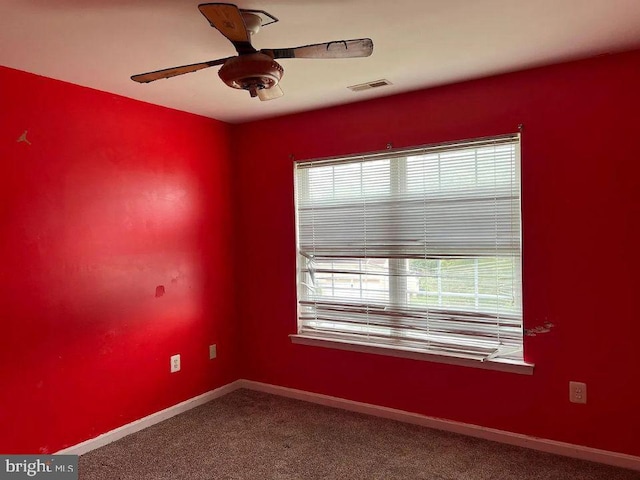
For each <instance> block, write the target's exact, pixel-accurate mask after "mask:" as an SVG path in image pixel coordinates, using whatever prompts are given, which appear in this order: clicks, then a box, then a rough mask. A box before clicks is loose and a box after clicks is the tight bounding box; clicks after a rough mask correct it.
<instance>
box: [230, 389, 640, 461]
mask: <svg viewBox="0 0 640 480" xmlns="http://www.w3.org/2000/svg"><path fill="white" fill-rule="evenodd" d="M237 383H238V388H247V389H250V390H257V391H260V392H265V393H271V394H274V395H280V396H283V397H289V398H294V399H297V400H304V401H306V402H312V403H317V404H320V405H325V406H328V407H334V408H341V409H343V410H349V411H352V412H358V413H364V414H367V415H373V416H376V417H382V418H388V419H391V420H397V421H400V422H405V423H412V424H415V425H421V426H423V427H429V428H435V429H438V430H445V431H447V432H454V433H460V434H462V435H468V436H471V437H477V438H483V439H485V440H491V441H494V442H500V443H506V444H508V445H515V446H518V447H525V448H531V449H533V450H539V451H542V452H547V453H553V454H556V455H562V456H565V457H572V458H578V459H580V460H588V461H591V462H597V463H604V464H607V465H612V466H615V467H621V468H628V469H631V470H640V457H636V456H634V455H627V454H624V453H617V452H610V451H607V450H600V449H597V448H591V447H585V446H582V445H573V444H571V443H565V442H557V441H555V440H547V439H544V438H536V437H529V436H527V435H522V434H519V433H512V432H506V431H504V430H496V429H493V428H487V427H481V426H478V425H471V424H468V423H460V422H454V421H451V420H445V419H442V418H434V417H427V416H425V415H419V414H417V413H410V412H405V411H403V410H396V409H393V408H387V407H380V406H378V405H372V404H369V403H362V402H354V401H352V400H346V399H344V398H338V397H331V396H328V395H322V394H319V393H311V392H306V391H304V390H296V389H293V388H287V387H280V386H277V385H270V384H267V383H260V382H254V381H251V380H239V381H238V382H237Z"/></svg>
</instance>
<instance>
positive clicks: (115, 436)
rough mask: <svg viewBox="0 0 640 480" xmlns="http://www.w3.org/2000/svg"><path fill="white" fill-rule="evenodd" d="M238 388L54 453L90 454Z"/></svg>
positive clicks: (208, 395) (234, 384) (210, 394)
mask: <svg viewBox="0 0 640 480" xmlns="http://www.w3.org/2000/svg"><path fill="white" fill-rule="evenodd" d="M238 388H241V386H240V380H236V381H235V382H231V383H228V384H227V385H223V386H222V387H220V388H216V389H215V390H211V391H209V392H205V393H203V394H202V395H198V396H197V397H193V398H190V399H189V400H185V401H184V402H181V403H178V404H177V405H174V406H172V407H169V408H165V409H164V410H161V411H159V412H156V413H152V414H151V415H148V416H146V417H144V418H141V419H140V420H136V421H134V422H131V423H128V424H127V425H123V426H121V427H118V428H116V429H115V430H111V431H109V432H107V433H103V434H102V435H98V436H97V437H95V438H91V439H89V440H86V441H84V442H82V443H78V444H77V445H73V446H72V447H68V448H65V449H63V450H60V451H59V452H56V455H64V454H66V455H82V454H84V453H87V452H90V451H91V450H95V449H96V448H100V447H103V446H105V445H107V444H109V443H111V442H115V441H116V440H120V439H121V438H123V437H126V436H127V435H131V434H132V433H135V432H139V431H140V430H142V429H145V428H147V427H150V426H151V425H155V424H156V423H160V422H162V421H164V420H167V419H168V418H171V417H173V416H175V415H178V414H180V413H183V412H186V411H187V410H191V409H192V408H195V407H199V406H200V405H204V404H205V403H207V402H209V401H211V400H213V399H215V398H219V397H222V396H223V395H226V394H227V393H231V392H233V391H234V390H237V389H238Z"/></svg>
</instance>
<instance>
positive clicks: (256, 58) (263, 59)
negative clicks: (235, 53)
mask: <svg viewBox="0 0 640 480" xmlns="http://www.w3.org/2000/svg"><path fill="white" fill-rule="evenodd" d="M283 73H284V70H283V69H282V66H280V64H279V63H278V62H276V61H275V60H274V59H273V58H271V57H270V56H269V55H266V54H264V53H251V54H248V55H240V56H239V57H233V58H230V59H229V60H227V61H226V62H225V63H224V65H223V66H222V68H221V69H220V70H219V71H218V75H219V76H220V78H221V79H222V81H223V82H224V83H226V84H227V85H229V86H230V87H232V88H238V89H242V90H249V92H251V95H252V96H254V94H255V93H256V91H257V90H262V89H267V88H271V87H273V86H275V85H277V84H278V82H279V81H280V79H281V78H282V74H283Z"/></svg>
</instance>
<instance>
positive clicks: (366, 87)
mask: <svg viewBox="0 0 640 480" xmlns="http://www.w3.org/2000/svg"><path fill="white" fill-rule="evenodd" d="M386 85H392V83H391V82H390V81H389V80H385V79H384V78H383V79H382V80H374V81H373V82H367V83H361V84H359V85H351V86H350V87H347V88H348V89H349V90H351V91H352V92H362V91H363V90H370V89H372V88H378V87H384V86H386Z"/></svg>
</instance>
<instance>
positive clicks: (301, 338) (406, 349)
mask: <svg viewBox="0 0 640 480" xmlns="http://www.w3.org/2000/svg"><path fill="white" fill-rule="evenodd" d="M506 137H510V138H512V139H517V143H516V160H515V166H516V170H517V172H516V174H517V177H518V180H519V177H520V171H519V169H520V135H519V134H512V135H503V136H498V137H491V138H482V139H474V140H465V141H460V142H452V143H446V144H437V145H427V146H422V147H416V148H410V149H399V150H388V151H385V152H380V153H373V154H366V155H359V156H358V157H359V158H361V157H366V158H367V159H371V160H373V159H385V158H398V157H402V156H404V157H409V156H410V155H417V154H423V153H424V152H428V151H432V150H437V149H449V150H451V149H454V148H458V147H459V148H465V147H468V146H470V145H471V146H472V145H473V144H474V143H478V144H481V143H486V142H488V141H491V140H494V139H497V140H500V139H504V138H506ZM350 158H356V157H353V156H352V157H340V158H329V159H320V160H311V161H300V162H295V164H294V179H295V181H296V239H297V240H299V231H298V215H299V211H298V191H299V189H300V188H304V186H301V185H298V182H299V177H297V175H296V173H295V171H296V168H297V166H298V164H307V163H311V162H313V163H320V164H330V163H336V162H341V161H348V160H349V159H350ZM393 165H395V166H396V168H391V169H390V175H391V176H392V177H394V178H393V180H392V181H391V185H392V186H393V187H392V188H394V189H402V188H406V187H403V186H404V185H406V184H407V181H406V180H407V177H406V175H407V172H406V163H404V162H398V163H394V164H393ZM402 165H405V167H404V168H403V167H402ZM303 178H304V177H303ZM518 190H519V186H518ZM394 193H398V192H397V191H394ZM400 193H401V192H400ZM518 194H519V191H518ZM521 238H522V236H521V234H520V239H521ZM298 252H300V249H299V246H298ZM475 265H476V269H477V260H476V262H475ZM406 268H407V260H406V259H393V258H390V259H389V270H390V271H397V272H402V271H403V270H406ZM518 268H519V274H520V281H521V266H520V265H518ZM297 271H298V273H297V278H298V282H297V290H298V319H300V299H301V295H302V292H303V291H304V288H305V287H304V285H303V284H302V283H303V281H304V276H303V275H302V274H301V272H302V265H300V255H298V270H297ZM520 284H521V283H520ZM406 286H407V280H406V277H405V276H403V275H400V276H391V277H390V280H389V302H391V303H393V304H402V303H406V296H407V288H406ZM475 286H476V291H475V297H476V302H477V301H478V298H479V295H481V294H479V293H478V290H477V279H476V281H475ZM439 292H440V293H442V291H441V289H439ZM519 294H520V295H521V291H520V292H519ZM470 295H474V294H470ZM521 300H522V299H521V298H520V302H521ZM298 325H299V326H298V333H296V334H292V335H290V337H291V340H292V342H293V343H296V344H303V345H312V346H321V347H328V348H334V349H339V350H350V351H358V352H364V353H374V354H381V355H388V356H395V357H403V358H412V359H418V360H427V361H432V362H438V363H448V364H455V365H463V366H470V367H475V368H483V369H491V370H500V371H507V372H514V373H522V374H529V375H530V374H532V373H533V365H532V364H530V363H527V362H525V361H524V360H522V359H514V358H508V357H505V358H493V357H488V358H482V359H480V360H478V359H477V358H469V357H465V356H464V355H459V354H456V353H451V352H441V351H437V350H436V351H433V350H431V349H421V348H415V347H414V346H407V345H402V343H401V342H400V343H398V344H396V345H390V344H384V345H380V344H376V343H370V342H367V341H362V340H361V339H352V338H346V339H345V338H340V336H336V337H335V338H331V337H325V336H318V335H312V334H309V333H308V332H303V331H301V328H300V323H299V324H298ZM392 328H393V327H392ZM523 330H524V329H523ZM522 343H524V332H523V341H522ZM523 347H524V345H522V348H523Z"/></svg>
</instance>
